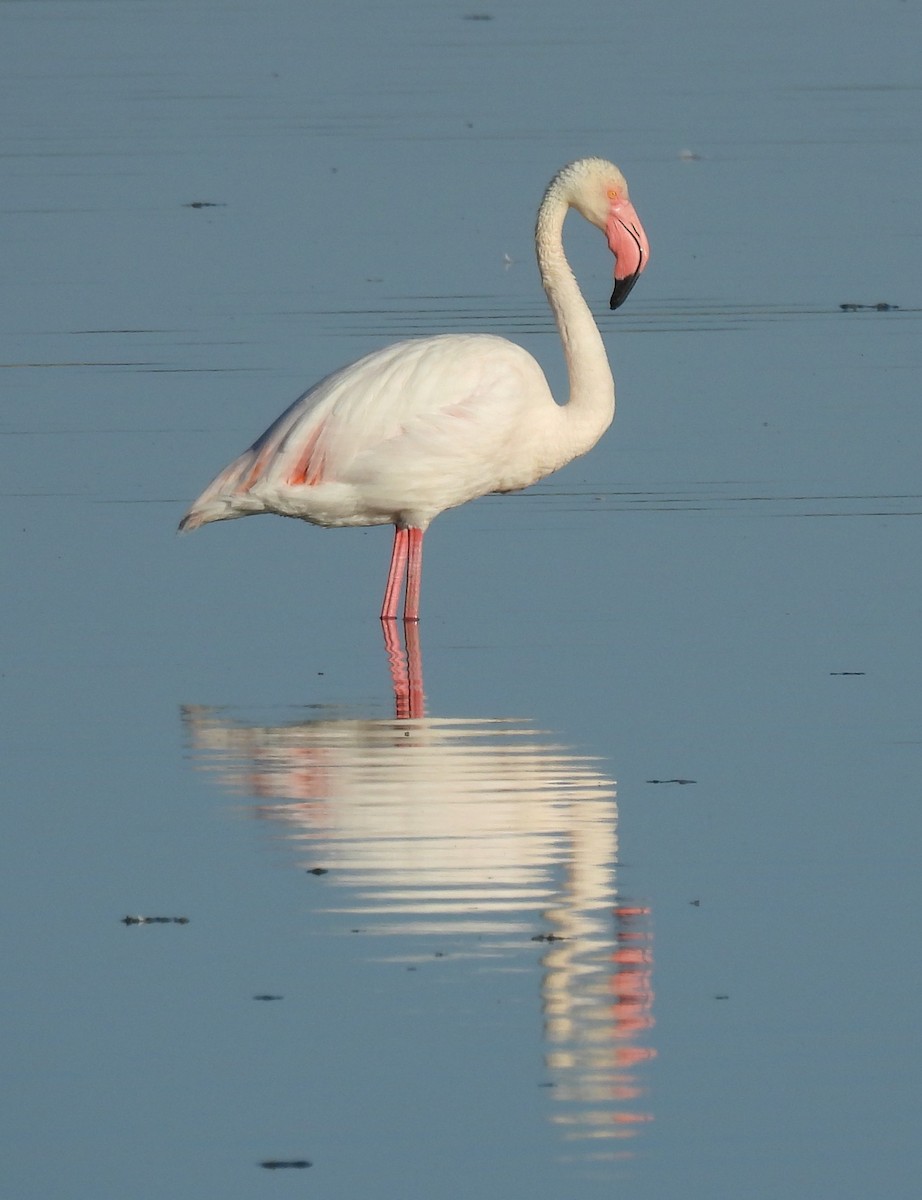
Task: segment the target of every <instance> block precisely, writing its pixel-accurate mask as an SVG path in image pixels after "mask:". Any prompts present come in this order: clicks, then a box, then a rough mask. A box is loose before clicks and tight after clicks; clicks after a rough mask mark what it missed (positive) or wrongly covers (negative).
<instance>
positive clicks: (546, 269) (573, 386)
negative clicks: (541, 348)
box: [535, 180, 615, 458]
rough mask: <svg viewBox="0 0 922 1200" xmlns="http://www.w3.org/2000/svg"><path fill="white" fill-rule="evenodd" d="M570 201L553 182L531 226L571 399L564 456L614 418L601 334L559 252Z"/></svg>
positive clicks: (586, 444) (565, 412)
mask: <svg viewBox="0 0 922 1200" xmlns="http://www.w3.org/2000/svg"><path fill="white" fill-rule="evenodd" d="M568 209H569V201H568V199H567V196H566V194H565V192H564V190H563V188H561V186H560V184H559V182H558V181H557V180H555V181H554V183H552V184H551V186H550V187H549V188H548V190H547V192H546V194H545V196H544V200H543V201H542V202H541V207H540V208H539V210H538V220H537V224H536V226H535V253H536V255H537V257H538V269H539V270H540V272H541V283H542V286H543V287H544V290H545V292H546V293H547V298H548V303H549V304H550V306H551V310H552V311H553V313H554V320H555V321H556V322H557V329H558V330H559V332H560V340H561V342H562V343H563V352H564V355H565V357H566V360H567V374H568V376H569V380H570V399H569V402H568V404H567V405H566V406H565V407H564V408H563V409H561V415H562V416H564V417H565V420H564V421H563V425H564V428H565V430H566V431H567V432H566V437H567V440H568V441H569V442H570V446H569V447H568V449H569V457H571V458H572V457H575V456H576V455H577V454H583V453H585V452H586V451H587V450H588V449H589V448H590V447H592V446H594V445H595V443H596V442H597V441H598V440H599V438H600V437H601V436H602V434H603V433H604V432H605V430H606V429H607V428H608V426H609V425H610V424H611V421H612V417H613V416H614V415H615V382H614V380H613V378H612V374H611V367H610V366H609V365H608V355H607V354H606V353H605V345H604V343H603V342H602V335H601V334H600V333H599V330H598V326H597V325H596V323H595V320H594V319H593V316H592V313H591V312H590V311H589V306H588V305H587V304H586V301H585V300H584V299H583V296H582V293H581V292H580V290H579V285H578V284H577V282H576V279H575V277H574V275H573V272H572V271H571V270H570V264H569V263H568V262H567V259H566V255H565V254H564V251H563V223H564V219H565V217H566V215H567V211H568Z"/></svg>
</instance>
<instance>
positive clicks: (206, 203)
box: [183, 200, 227, 208]
mask: <svg viewBox="0 0 922 1200" xmlns="http://www.w3.org/2000/svg"><path fill="white" fill-rule="evenodd" d="M183 208H227V205H226V204H224V203H222V202H220V201H218V200H192V201H190V203H189V204H184V205H183Z"/></svg>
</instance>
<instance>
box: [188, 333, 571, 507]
mask: <svg viewBox="0 0 922 1200" xmlns="http://www.w3.org/2000/svg"><path fill="white" fill-rule="evenodd" d="M536 402H538V403H540V405H542V406H547V407H548V411H550V410H551V409H553V410H555V411H556V408H557V406H556V405H555V404H554V402H553V399H552V398H551V396H550V391H549V389H548V386H547V383H546V381H545V379H544V375H543V372H542V371H541V369H540V367H539V366H538V364H537V363H536V362H535V360H534V359H533V358H532V357H531V355H530V354H528V353H527V352H526V351H524V350H523V349H522V348H521V347H519V346H517V345H515V344H514V343H512V342H508V341H506V340H505V339H503V338H498V337H494V336H492V335H489V334H478V335H445V336H442V337H434V338H423V339H417V340H414V341H409V342H399V343H397V344H395V345H392V346H388V347H386V348H385V349H382V350H377V351H374V352H373V353H372V354H369V355H367V356H366V357H364V358H362V359H359V360H358V361H357V362H355V363H352V364H351V365H350V366H347V367H344V368H342V369H341V370H339V371H336V372H335V373H334V374H332V375H329V376H327V378H326V379H323V380H321V381H320V382H319V383H318V384H316V385H315V386H314V387H313V388H311V389H310V391H308V392H306V393H305V394H304V395H303V396H301V397H300V398H299V399H298V400H296V401H295V402H294V404H292V405H291V406H290V407H289V408H288V409H287V410H286V411H285V412H284V413H282V415H281V416H280V417H279V418H278V419H277V420H276V421H275V422H273V424H272V425H270V426H269V428H268V429H267V430H266V431H265V433H263V434H262V436H261V437H259V438H258V439H257V440H256V441H255V442H254V443H253V445H252V446H251V447H250V448H249V449H248V450H247V451H246V452H245V453H244V454H242V455H241V456H240V457H239V458H237V459H235V460H234V462H232V463H231V464H230V465H229V466H228V467H226V468H225V469H224V470H223V471H222V472H221V473H220V474H219V475H218V476H217V478H216V479H215V480H214V481H213V482H212V483H211V484H210V485H209V487H208V488H207V489H206V490H205V492H203V494H202V495H201V496H200V497H199V499H198V500H196V502H195V503H194V504H193V506H192V508H191V509H190V510H189V512H188V513H187V514H186V516H185V517H184V518H183V522H182V524H181V525H180V528H181V529H195V528H197V527H198V526H199V525H202V524H205V523H206V522H208V521H215V520H222V519H227V518H231V517H237V516H245V515H248V514H250V513H256V512H265V511H280V512H284V513H286V514H287V515H297V516H303V517H304V518H306V519H307V520H314V521H316V522H317V523H319V524H347V523H349V524H352V523H354V524H366V523H367V524H375V523H384V522H390V521H392V520H396V519H400V514H406V513H422V512H426V513H428V515H427V516H425V517H420V519H421V520H425V521H426V523H428V520H429V519H431V517H432V516H434V515H435V513H437V512H439V511H441V510H442V509H443V508H448V507H452V506H453V505H454V504H460V503H463V502H464V501H465V500H468V499H471V498H473V497H474V496H477V495H483V494H484V493H485V492H488V491H493V490H508V489H509V488H513V487H523V486H526V484H527V483H530V482H532V481H533V480H534V479H535V478H538V477H540V475H541V474H543V473H544V471H543V470H538V471H537V473H536V472H535V468H534V467H533V466H532V465H530V463H528V462H527V461H526V462H525V463H523V462H522V461H520V460H522V459H523V456H524V458H525V459H526V460H527V458H528V453H527V451H524V449H523V448H524V446H525V443H527V441H528V432H529V430H528V425H527V417H528V415H529V414H528V410H529V408H533V407H534V406H535V404H536ZM531 415H532V416H533V415H534V414H531ZM532 457H533V456H532ZM523 472H524V475H525V476H528V478H523V477H522V476H523ZM327 485H328V486H327ZM337 488H338V489H340V491H339V492H336V491H335V489H337ZM344 488H345V489H349V490H348V493H346V494H343V493H342V489H344ZM331 496H332V497H333V501H332V507H331V506H330V498H331ZM344 505H345V506H346V507H347V508H348V507H350V506H351V508H352V509H353V510H354V511H353V512H352V513H351V515H350V514H349V513H346V512H341V511H340V510H341V509H342V508H343V506H344ZM337 513H339V516H337V515H336V514H337ZM347 517H348V518H349V519H346V518H347Z"/></svg>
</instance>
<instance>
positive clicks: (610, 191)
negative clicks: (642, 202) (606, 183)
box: [608, 188, 618, 200]
mask: <svg viewBox="0 0 922 1200" xmlns="http://www.w3.org/2000/svg"><path fill="white" fill-rule="evenodd" d="M608 198H609V200H617V199H618V193H617V192H616V191H615V189H614V188H609V189H608Z"/></svg>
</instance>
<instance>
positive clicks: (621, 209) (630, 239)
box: [605, 200, 650, 308]
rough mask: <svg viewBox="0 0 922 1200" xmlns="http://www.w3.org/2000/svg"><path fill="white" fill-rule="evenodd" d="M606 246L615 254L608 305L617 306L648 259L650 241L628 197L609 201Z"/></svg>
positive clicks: (622, 301) (624, 297) (626, 294)
mask: <svg viewBox="0 0 922 1200" xmlns="http://www.w3.org/2000/svg"><path fill="white" fill-rule="evenodd" d="M605 232H606V234H607V235H608V246H609V249H610V250H611V252H612V254H614V256H615V289H614V291H613V292H612V294H611V307H612V308H617V307H618V306H619V305H621V304H623V303H624V301H625V300H626V299H627V298H628V294H629V293H630V290H631V288H632V287H633V286H634V284H635V283H636V282H637V280H638V277H639V276H640V272H641V271H642V270H643V269H644V267H645V266H646V265H647V262H648V261H649V258H650V243H649V242H648V241H647V235H646V234H645V233H644V228H643V226H642V225H641V223H640V217H638V215H637V213H636V212H635V211H634V205H633V204H631V202H630V201H629V200H625V201H623V202H622V203H620V204H613V205H612V206H611V212H610V213H609V217H608V225H607V226H606V228H605Z"/></svg>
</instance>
